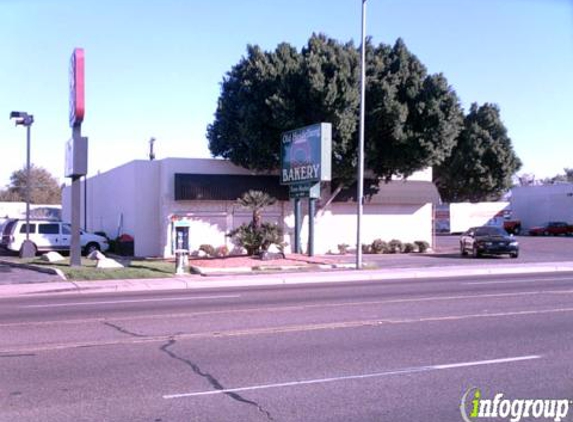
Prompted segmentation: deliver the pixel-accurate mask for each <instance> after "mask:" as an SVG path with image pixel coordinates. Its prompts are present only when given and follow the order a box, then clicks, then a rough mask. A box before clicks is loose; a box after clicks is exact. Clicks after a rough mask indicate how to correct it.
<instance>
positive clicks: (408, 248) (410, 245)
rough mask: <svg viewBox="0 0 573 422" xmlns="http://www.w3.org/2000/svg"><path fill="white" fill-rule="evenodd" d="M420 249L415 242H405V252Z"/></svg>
mask: <svg viewBox="0 0 573 422" xmlns="http://www.w3.org/2000/svg"><path fill="white" fill-rule="evenodd" d="M417 250H418V247H417V246H416V245H414V244H413V243H409V242H408V243H404V253H412V252H416V251H417Z"/></svg>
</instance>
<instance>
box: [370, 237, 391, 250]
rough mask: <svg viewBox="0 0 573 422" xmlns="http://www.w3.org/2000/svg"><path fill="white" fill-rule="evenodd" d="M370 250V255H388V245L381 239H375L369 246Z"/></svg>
mask: <svg viewBox="0 0 573 422" xmlns="http://www.w3.org/2000/svg"><path fill="white" fill-rule="evenodd" d="M370 249H371V250H372V253H376V254H381V253H388V243H386V242H385V241H383V240H382V239H375V240H374V241H373V242H372V245H370Z"/></svg>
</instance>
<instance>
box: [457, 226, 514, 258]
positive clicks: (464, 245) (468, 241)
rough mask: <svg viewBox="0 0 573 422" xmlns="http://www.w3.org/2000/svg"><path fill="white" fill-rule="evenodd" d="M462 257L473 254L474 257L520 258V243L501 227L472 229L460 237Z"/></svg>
mask: <svg viewBox="0 0 573 422" xmlns="http://www.w3.org/2000/svg"><path fill="white" fill-rule="evenodd" d="M460 252H461V254H462V255H467V254H468V253H471V254H472V256H474V257H476V258H477V257H479V256H481V255H509V256H510V257H512V258H517V257H518V256H519V243H518V242H517V240H516V239H515V238H514V237H513V236H510V235H508V234H507V232H506V231H505V230H504V229H502V228H501V227H489V226H484V227H472V228H471V229H469V230H468V231H466V232H465V233H464V234H462V236H461V237H460Z"/></svg>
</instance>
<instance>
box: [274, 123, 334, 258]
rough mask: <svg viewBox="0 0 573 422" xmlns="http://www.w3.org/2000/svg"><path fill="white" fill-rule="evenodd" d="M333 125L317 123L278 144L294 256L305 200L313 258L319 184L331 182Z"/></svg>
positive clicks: (288, 133)
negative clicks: (305, 200)
mask: <svg viewBox="0 0 573 422" xmlns="http://www.w3.org/2000/svg"><path fill="white" fill-rule="evenodd" d="M331 160H332V125H331V124H330V123H318V124H315V125H312V126H306V127H303V128H300V129H295V130H292V131H290V132H285V133H283V135H282V142H281V174H280V182H281V184H282V185H288V186H289V188H290V193H289V196H290V198H291V199H294V217H295V224H294V226H295V230H294V231H295V233H294V235H295V240H294V249H295V253H300V252H301V242H300V226H301V211H300V199H301V198H308V201H309V202H308V215H309V219H308V224H309V227H308V234H309V236H308V255H309V256H313V255H314V213H315V205H316V204H315V202H316V199H320V182H321V181H329V180H330V179H331V172H332V170H331Z"/></svg>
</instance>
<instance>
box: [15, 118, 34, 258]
mask: <svg viewBox="0 0 573 422" xmlns="http://www.w3.org/2000/svg"><path fill="white" fill-rule="evenodd" d="M10 119H14V121H15V122H16V126H25V127H26V240H25V241H24V243H23V244H22V247H21V249H20V256H21V257H22V258H32V257H33V256H34V255H35V254H36V248H35V246H34V245H33V244H32V242H30V173H31V172H30V131H31V126H32V123H34V116H33V115H31V114H28V113H26V112H25V111H13V112H11V113H10Z"/></svg>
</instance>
